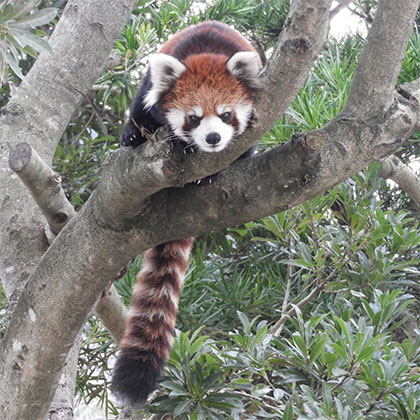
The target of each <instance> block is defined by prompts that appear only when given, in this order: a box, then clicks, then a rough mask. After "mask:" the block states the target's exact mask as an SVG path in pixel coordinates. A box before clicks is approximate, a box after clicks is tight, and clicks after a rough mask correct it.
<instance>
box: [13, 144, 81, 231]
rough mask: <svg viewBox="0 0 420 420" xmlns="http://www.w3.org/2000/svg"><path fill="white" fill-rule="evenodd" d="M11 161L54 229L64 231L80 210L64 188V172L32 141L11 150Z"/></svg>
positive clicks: (14, 169)
mask: <svg viewBox="0 0 420 420" xmlns="http://www.w3.org/2000/svg"><path fill="white" fill-rule="evenodd" d="M9 165H10V168H11V169H12V170H13V171H15V172H16V174H17V175H18V176H19V178H20V179H21V180H22V181H23V183H24V184H25V185H26V186H27V187H28V188H29V191H30V192H31V193H32V196H33V197H34V199H35V201H36V202H37V204H38V206H39V208H40V209H41V211H42V213H43V215H44V216H45V218H46V219H47V222H48V225H49V227H50V228H51V230H52V232H53V233H55V234H57V233H58V232H60V230H61V229H62V228H63V226H64V225H65V224H66V223H67V221H68V219H69V218H71V217H73V216H74V215H75V214H76V212H75V210H74V209H73V206H72V205H71V204H70V203H69V201H68V200H67V198H66V196H65V194H64V191H63V189H62V188H61V177H60V175H59V174H57V172H55V171H53V170H52V169H51V168H50V167H49V166H48V165H46V164H45V163H44V161H43V160H42V159H41V158H40V157H39V155H38V153H36V151H35V150H34V149H33V148H32V147H31V145H30V144H28V143H19V144H18V145H17V146H16V147H15V148H14V149H13V150H12V151H11V152H10V155H9Z"/></svg>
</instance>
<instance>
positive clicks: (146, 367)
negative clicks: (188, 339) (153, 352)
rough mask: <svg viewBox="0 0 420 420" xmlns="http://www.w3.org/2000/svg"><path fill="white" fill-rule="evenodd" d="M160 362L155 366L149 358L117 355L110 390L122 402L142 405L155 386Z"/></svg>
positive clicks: (160, 365)
mask: <svg viewBox="0 0 420 420" xmlns="http://www.w3.org/2000/svg"><path fill="white" fill-rule="evenodd" d="M162 365H163V363H162V364H159V367H158V368H157V367H156V364H155V363H153V362H152V361H151V360H140V359H133V358H130V357H127V356H120V357H118V360H117V363H116V365H115V367H114V370H113V375H112V384H111V391H112V393H113V394H114V395H115V396H116V397H117V398H118V399H119V400H120V401H121V402H122V403H123V404H124V405H130V406H132V407H138V406H142V405H144V403H145V402H146V400H147V397H148V396H149V395H150V393H151V392H153V391H154V389H155V388H156V383H157V381H158V379H159V377H160V375H161V371H162Z"/></svg>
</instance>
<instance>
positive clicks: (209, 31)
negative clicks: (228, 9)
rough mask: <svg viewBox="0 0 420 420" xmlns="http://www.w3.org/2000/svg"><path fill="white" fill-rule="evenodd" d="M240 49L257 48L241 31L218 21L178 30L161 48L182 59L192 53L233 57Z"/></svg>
mask: <svg viewBox="0 0 420 420" xmlns="http://www.w3.org/2000/svg"><path fill="white" fill-rule="evenodd" d="M238 51H255V49H254V47H253V46H252V45H251V44H250V43H249V42H248V41H247V40H246V39H245V38H243V37H242V35H240V34H239V32H237V31H236V30H234V29H232V28H230V27H229V26H228V25H226V24H224V23H221V22H216V21H208V22H203V23H199V24H197V25H194V26H190V27H189V28H186V29H184V30H182V31H181V32H178V33H177V34H176V35H175V36H174V37H173V38H171V39H170V40H169V41H168V42H166V43H165V44H164V46H163V47H162V49H161V50H160V52H161V53H164V54H168V55H171V56H173V57H176V58H177V59H178V60H181V61H183V60H185V58H186V57H188V56H189V55H192V54H202V53H214V54H223V55H226V56H227V57H231V56H232V55H233V54H235V53H237V52H238Z"/></svg>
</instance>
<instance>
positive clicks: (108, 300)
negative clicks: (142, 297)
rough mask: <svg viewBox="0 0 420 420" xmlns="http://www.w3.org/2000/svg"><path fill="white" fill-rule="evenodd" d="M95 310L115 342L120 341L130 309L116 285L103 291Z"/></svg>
mask: <svg viewBox="0 0 420 420" xmlns="http://www.w3.org/2000/svg"><path fill="white" fill-rule="evenodd" d="M95 312H96V313H97V314H98V316H99V318H100V319H101V321H102V322H103V324H104V326H105V328H106V329H107V330H108V331H109V332H110V333H111V335H112V338H113V339H114V340H115V342H116V343H119V341H120V339H121V338H122V336H123V334H124V330H125V324H126V321H127V313H128V311H127V308H126V307H125V305H124V303H123V301H122V299H121V296H120V295H119V294H118V292H117V289H116V288H115V286H114V285H112V286H111V287H110V288H109V289H108V290H106V291H105V292H104V293H103V295H102V297H101V299H99V302H98V303H97V304H96V308H95Z"/></svg>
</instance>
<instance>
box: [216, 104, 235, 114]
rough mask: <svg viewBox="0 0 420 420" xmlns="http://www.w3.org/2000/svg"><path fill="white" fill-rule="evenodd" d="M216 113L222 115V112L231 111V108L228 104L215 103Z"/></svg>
mask: <svg viewBox="0 0 420 420" xmlns="http://www.w3.org/2000/svg"><path fill="white" fill-rule="evenodd" d="M216 111H217V115H222V114H223V113H224V112H232V108H231V107H230V106H229V105H225V104H221V105H217V108H216Z"/></svg>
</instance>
